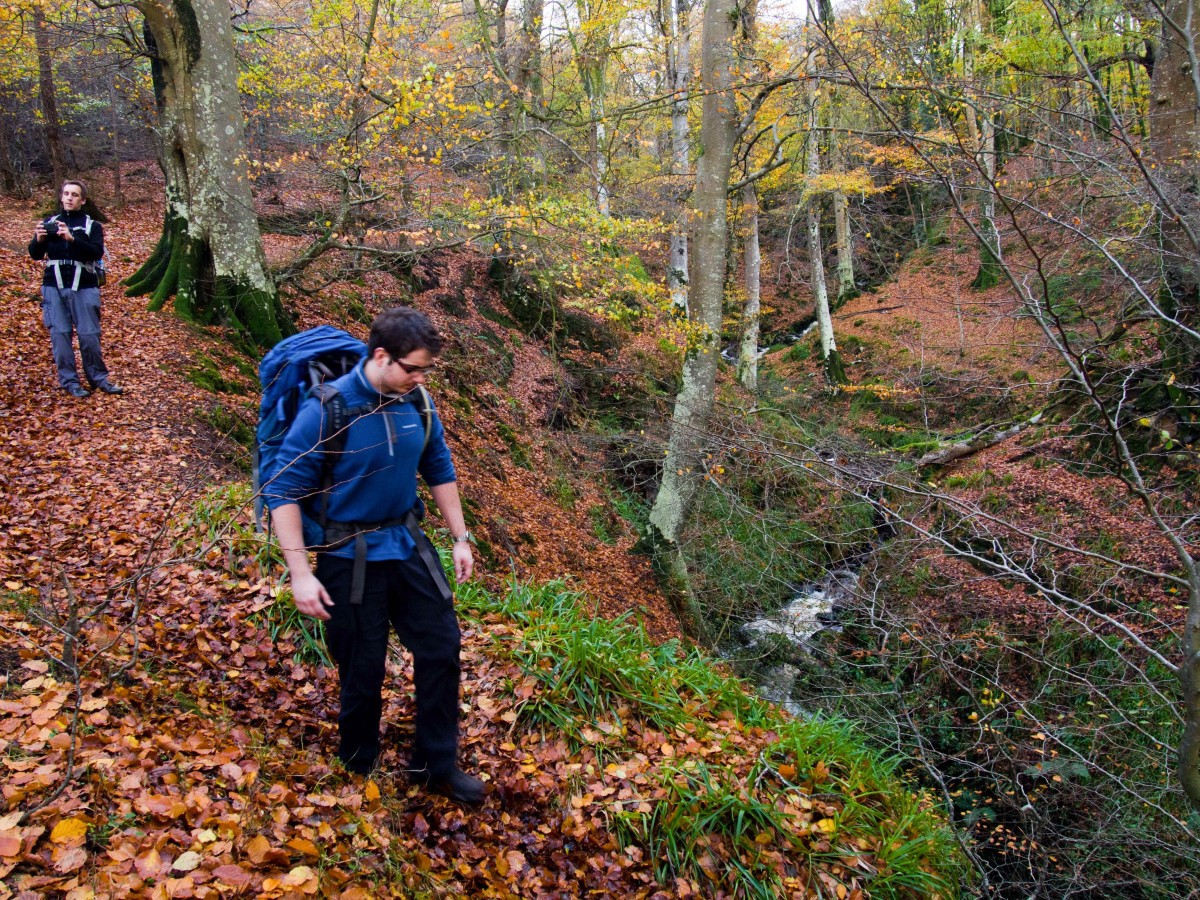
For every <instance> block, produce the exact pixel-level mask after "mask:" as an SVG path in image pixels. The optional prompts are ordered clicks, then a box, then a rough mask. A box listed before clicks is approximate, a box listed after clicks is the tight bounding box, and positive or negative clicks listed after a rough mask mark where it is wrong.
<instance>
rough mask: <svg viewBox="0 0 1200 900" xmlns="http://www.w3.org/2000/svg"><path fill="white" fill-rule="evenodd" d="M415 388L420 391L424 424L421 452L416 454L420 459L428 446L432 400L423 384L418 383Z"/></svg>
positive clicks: (431, 423)
mask: <svg viewBox="0 0 1200 900" xmlns="http://www.w3.org/2000/svg"><path fill="white" fill-rule="evenodd" d="M417 390H418V391H420V392H421V407H420V413H421V424H422V425H424V426H425V439H424V440H423V441H422V442H421V452H420V453H419V454H418V455H417V459H418V460H420V459H421V457H422V456H424V455H425V448H426V447H428V446H429V433H430V432H431V431H433V401H432V399H430V397H429V391H427V390H425V385H423V384H418V385H417Z"/></svg>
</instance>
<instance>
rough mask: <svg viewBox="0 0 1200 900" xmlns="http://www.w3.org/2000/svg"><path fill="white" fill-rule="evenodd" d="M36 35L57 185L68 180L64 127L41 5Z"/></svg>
mask: <svg viewBox="0 0 1200 900" xmlns="http://www.w3.org/2000/svg"><path fill="white" fill-rule="evenodd" d="M33 39H34V44H35V45H36V46H37V59H38V88H39V90H40V93H41V99H42V133H43V134H45V135H46V149H47V150H48V151H49V153H50V165H51V167H52V168H53V169H54V187H55V189H56V190H57V188H58V187H59V186H60V185H61V184H62V183H63V182H64V181H66V180H67V178H68V176H69V173H68V171H67V157H66V154H65V153H64V152H63V145H62V128H61V126H60V125H59V122H58V100H57V96H56V91H55V88H54V61H53V60H52V59H51V56H50V49H51V48H50V33H49V32H48V31H46V14H45V13H44V12H43V11H42V8H41V7H40V6H35V7H34V9H33Z"/></svg>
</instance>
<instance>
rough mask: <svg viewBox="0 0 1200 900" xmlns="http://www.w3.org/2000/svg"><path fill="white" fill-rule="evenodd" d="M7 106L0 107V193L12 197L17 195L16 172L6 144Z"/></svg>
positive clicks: (10, 149)
mask: <svg viewBox="0 0 1200 900" xmlns="http://www.w3.org/2000/svg"><path fill="white" fill-rule="evenodd" d="M8 124H9V115H8V109H7V104H4V106H0V191H3V192H4V193H5V194H6V195H8V196H10V197H12V196H15V195H16V193H17V170H16V169H15V168H13V162H12V148H11V147H10V146H9V143H8Z"/></svg>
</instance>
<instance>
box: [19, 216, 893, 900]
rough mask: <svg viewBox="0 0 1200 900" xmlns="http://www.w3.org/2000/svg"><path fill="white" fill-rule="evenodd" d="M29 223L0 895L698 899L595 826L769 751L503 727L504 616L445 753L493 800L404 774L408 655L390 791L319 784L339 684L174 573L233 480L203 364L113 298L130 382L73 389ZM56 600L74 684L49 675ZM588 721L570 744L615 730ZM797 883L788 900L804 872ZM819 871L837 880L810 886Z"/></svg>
mask: <svg viewBox="0 0 1200 900" xmlns="http://www.w3.org/2000/svg"><path fill="white" fill-rule="evenodd" d="M152 209H153V207H152V205H147V206H145V207H144V208H139V209H138V210H137V211H131V212H128V213H126V214H125V215H124V216H122V219H121V221H120V223H119V227H114V228H113V229H112V237H111V238H110V244H111V248H110V249H111V251H112V255H113V259H114V261H115V265H114V278H120V277H123V276H124V275H127V274H129V272H130V271H132V269H133V268H134V266H135V265H136V260H138V259H141V258H144V256H145V254H146V253H147V252H148V251H149V249H150V248H151V246H152V245H153V242H154V240H155V239H156V237H157V235H156V228H155V227H154V226H153V225H152V224H151V223H153V222H155V221H156V215H155V214H154V213H153V211H152ZM35 218H36V214H35V212H34V210H32V209H31V208H30V207H27V206H18V205H14V204H12V203H7V204H5V205H3V206H0V245H2V246H0V281H2V284H0V312H2V318H0V321H2V322H3V325H0V347H2V349H3V353H4V356H5V358H6V359H7V360H9V361H10V362H9V365H7V366H5V367H4V368H3V370H2V371H0V384H2V385H3V391H2V392H0V418H3V419H4V420H5V427H4V428H3V436H2V437H0V462H2V463H3V466H2V467H0V477H2V478H3V479H4V493H3V497H2V498H0V583H2V586H3V594H2V595H0V596H2V598H3V603H2V604H0V770H2V775H0V783H2V784H3V787H2V789H0V797H2V800H0V898H8V897H12V896H17V897H33V896H65V897H71V898H85V897H92V896H115V897H124V896H138V897H140V896H154V897H201V896H224V895H246V896H262V897H283V896H311V895H316V894H320V895H326V896H343V897H347V898H351V897H365V896H381V895H400V894H403V895H416V896H421V895H425V896H444V895H451V894H457V895H467V896H494V897H512V896H521V897H533V896H542V897H555V896H558V897H572V896H582V895H603V896H621V897H626V896H628V897H639V896H641V897H648V896H659V897H669V896H690V895H695V894H696V893H697V892H698V891H699V885H698V884H697V883H696V882H695V881H689V880H688V878H686V877H679V878H675V879H674V880H672V879H671V878H668V880H667V882H666V884H665V885H659V884H658V882H657V881H656V879H655V876H654V869H655V865H656V864H657V863H658V862H660V861H659V860H656V859H654V858H653V854H650V853H645V852H643V851H641V850H639V849H638V848H637V847H631V848H626V847H625V846H624V842H622V841H619V840H617V839H616V837H615V836H614V834H613V832H611V831H610V830H609V824H610V821H611V819H610V817H609V813H610V812H611V811H612V809H614V808H616V807H615V806H614V804H616V806H621V805H631V808H633V809H638V808H640V807H641V806H642V805H645V808H646V809H649V808H650V806H649V804H650V803H652V802H654V801H655V791H656V790H657V791H661V788H657V787H656V785H658V783H659V782H658V780H657V779H656V778H655V777H651V776H652V774H653V773H654V772H655V771H656V769H657V768H658V767H659V766H662V765H665V764H667V763H670V762H671V761H673V760H676V758H677V757H678V755H679V754H680V753H683V754H684V755H689V754H693V753H694V754H697V755H699V756H702V757H704V758H706V759H707V760H708V761H710V762H713V763H721V764H726V765H728V766H730V767H731V768H730V771H731V772H733V773H734V774H735V775H736V776H738V777H741V776H742V775H747V774H749V772H750V770H751V766H752V765H753V764H754V763H755V761H756V760H758V759H759V758H760V756H761V755H762V754H763V752H764V750H765V748H766V747H767V746H768V745H769V744H770V742H771V740H772V737H773V736H772V735H771V734H770V733H769V732H765V731H763V730H762V729H744V728H743V727H742V726H740V725H739V724H738V723H736V722H734V721H732V720H727V719H718V718H717V717H716V715H713V721H711V722H710V723H709V724H708V725H707V726H705V730H704V733H705V734H707V735H708V736H709V737H708V738H707V743H704V742H703V740H698V737H697V735H696V734H694V733H691V732H689V731H687V730H686V729H685V730H681V731H678V733H676V734H667V733H662V732H660V731H656V730H655V729H652V728H644V727H640V728H635V729H631V730H630V733H629V734H628V736H627V737H626V738H625V740H624V741H623V742H622V744H621V747H622V750H621V751H620V752H621V757H622V758H621V759H618V760H617V761H616V762H608V763H607V764H605V761H606V759H609V760H611V759H613V751H612V750H609V751H608V753H609V756H608V757H607V758H604V757H602V756H601V755H600V751H598V750H592V749H588V748H586V747H585V748H584V749H583V750H582V751H580V750H579V749H576V748H572V747H570V746H568V743H567V740H566V739H565V738H564V736H563V735H562V734H561V733H554V732H551V733H549V734H546V733H542V732H538V731H534V730H528V729H524V728H520V727H517V722H518V719H519V711H520V709H521V708H522V707H523V705H525V704H527V703H528V702H529V701H530V700H531V698H534V697H535V696H536V693H537V692H538V691H539V690H540V688H539V687H538V685H537V683H536V680H535V679H532V678H530V676H529V674H528V672H527V671H526V670H523V669H522V668H521V667H520V665H519V664H518V663H517V662H516V661H514V659H513V658H512V657H511V656H510V655H506V654H504V653H497V652H496V650H495V647H496V635H497V634H500V635H503V634H504V633H505V627H506V626H503V625H502V624H500V623H498V622H496V621H495V620H494V619H491V620H486V619H485V621H490V624H489V625H468V627H467V628H466V630H465V634H464V651H463V658H464V666H463V668H464V682H463V690H462V697H463V710H464V717H463V737H462V744H463V749H462V755H463V759H464V760H465V761H466V763H467V764H468V765H469V766H470V767H471V768H473V769H475V770H477V771H479V772H480V773H482V774H483V775H484V776H485V777H486V778H487V779H488V780H489V782H490V785H491V787H490V794H489V798H488V801H487V803H486V804H485V805H484V807H483V808H482V809H480V810H478V811H472V812H471V813H469V814H467V813H464V812H462V811H460V810H458V809H456V808H455V807H453V806H451V805H449V804H448V803H447V802H445V801H443V800H440V799H437V798H431V797H429V796H427V795H425V794H424V793H421V792H418V791H415V790H412V789H410V788H409V787H408V786H407V784H406V783H405V782H404V781H403V780H402V779H401V778H400V777H399V776H398V775H396V774H395V773H396V771H397V770H398V769H399V768H400V766H401V764H402V763H401V757H400V756H399V754H398V753H397V751H396V750H395V749H394V748H395V747H396V746H397V745H403V744H404V743H405V742H406V736H407V733H408V732H410V731H411V727H412V721H413V711H414V710H413V702H412V696H411V693H410V691H409V688H408V686H409V685H410V684H411V678H410V675H411V673H410V672H408V671H407V669H408V668H409V664H408V662H407V661H406V660H404V659H401V658H395V659H393V660H392V662H391V666H392V669H393V671H392V672H390V673H389V682H388V684H389V690H388V693H387V694H386V695H385V705H386V708H385V721H386V722H387V723H388V725H387V729H388V734H387V735H385V744H386V745H387V746H388V747H389V748H390V749H389V751H388V752H387V754H386V755H385V756H384V758H383V763H384V765H383V768H382V770H381V773H380V774H379V775H378V776H377V777H376V778H375V780H373V781H363V780H361V779H351V778H348V777H346V776H344V775H343V774H341V773H340V772H337V771H334V770H332V769H331V767H330V765H329V764H328V763H327V762H326V755H327V754H328V753H329V751H330V750H331V749H332V747H333V746H334V740H335V730H336V729H335V724H334V718H333V711H334V710H335V709H336V679H335V677H334V676H333V673H331V672H330V671H328V670H326V669H325V668H323V667H320V666H312V665H307V664H297V663H294V662H292V656H293V653H294V651H295V646H294V645H293V644H291V643H290V642H288V641H286V640H285V641H282V642H281V643H279V644H278V645H277V644H273V643H272V640H271V636H270V634H269V632H268V630H267V629H266V628H265V627H263V626H262V625H261V624H259V620H258V619H257V618H256V615H255V614H256V613H259V612H261V611H262V610H263V609H264V608H266V607H267V606H269V605H270V604H271V602H272V596H271V593H272V587H273V581H272V580H271V579H270V578H258V579H255V578H254V577H253V576H252V574H251V577H246V578H241V577H238V576H237V575H230V574H229V570H228V568H227V567H225V566H208V565H205V563H204V561H203V560H202V559H197V558H194V557H192V558H188V557H186V556H185V555H184V552H183V550H181V547H182V548H184V550H186V548H187V547H188V546H189V545H188V544H187V543H186V541H185V542H184V544H182V545H180V544H178V543H177V541H176V539H177V538H178V537H179V535H178V534H176V533H173V531H172V529H173V528H174V527H176V526H175V525H173V523H178V522H179V521H180V520H181V519H182V518H183V516H184V515H185V514H186V513H187V511H188V510H190V509H192V507H193V506H194V504H195V502H196V501H197V500H198V499H199V498H200V497H201V496H202V495H203V494H204V492H205V491H206V489H208V488H209V487H210V486H211V484H212V483H213V481H214V480H219V479H220V478H221V477H222V476H223V475H224V476H225V477H228V472H223V471H222V469H221V467H220V465H219V464H218V463H215V462H214V461H213V455H212V453H211V450H212V446H211V436H210V435H208V434H206V431H205V428H204V427H203V426H202V425H200V424H198V423H197V419H196V415H195V411H196V410H197V408H201V409H202V408H203V407H204V405H205V404H206V403H211V395H210V394H208V393H206V392H204V391H202V390H200V389H199V388H197V387H195V386H194V385H192V384H191V383H189V382H188V380H187V379H186V378H185V377H184V373H185V371H186V369H187V367H188V366H189V365H190V363H191V360H192V355H193V354H194V353H195V352H196V351H197V350H202V349H209V350H214V351H215V350H216V348H215V347H211V346H209V344H210V342H209V341H208V339H207V338H205V337H204V336H202V335H200V334H198V333H197V332H195V331H194V330H192V329H190V328H189V327H187V326H185V325H183V324H182V323H180V322H178V321H177V320H175V319H174V318H172V317H171V316H168V315H151V314H149V313H147V312H145V310H144V302H143V301H142V300H138V299H132V300H129V299H125V298H124V297H122V296H120V293H119V291H116V290H109V291H108V292H107V296H106V300H105V304H106V305H105V350H106V356H107V359H108V362H109V364H110V367H111V368H112V369H113V371H114V377H115V378H116V379H118V380H119V381H120V382H121V383H123V384H125V385H126V386H127V388H128V391H129V392H128V393H127V394H126V395H125V396H122V397H106V396H94V397H91V398H89V399H87V400H84V401H76V400H73V399H71V398H68V397H67V396H66V395H65V394H63V393H62V392H61V391H59V390H58V389H57V387H56V386H55V385H54V384H53V381H52V377H53V374H52V371H51V366H50V364H49V352H48V348H47V340H46V335H45V333H44V331H43V329H42V326H41V323H40V321H39V314H38V308H37V305H36V303H35V302H33V299H34V298H35V297H36V294H35V290H34V288H33V285H34V284H36V281H37V275H38V273H37V269H36V267H34V266H32V265H31V264H30V263H29V261H28V260H27V259H26V258H25V249H24V247H25V243H26V241H27V239H28V234H29V229H30V227H31V225H32V223H33V221H34V220H35ZM72 597H73V598H75V599H76V600H77V601H78V608H77V615H78V617H79V623H80V624H79V627H78V629H77V637H76V641H75V651H76V652H75V655H76V658H77V659H78V660H79V663H78V668H79V672H80V675H79V678H78V679H77V684H76V679H75V678H73V677H72V673H71V671H70V670H69V669H67V668H64V667H63V666H62V665H61V664H59V663H58V662H56V661H55V660H56V659H62V658H63V657H64V656H65V654H64V650H63V639H62V627H63V625H64V623H65V621H66V619H65V613H66V610H67V609H68V607H69V599H70V598H72ZM510 634H511V635H512V637H513V639H515V640H517V641H518V642H519V641H520V640H521V632H520V629H512V630H511V632H510ZM135 654H136V657H135ZM596 724H597V727H598V728H599V729H600V730H598V731H595V732H593V731H591V730H590V729H589V730H586V731H585V732H584V733H583V736H584V739H585V740H586V741H591V740H595V741H601V742H602V741H603V740H604V738H602V735H604V734H608V733H611V731H612V728H613V725H612V724H611V723H599V722H598V723H596ZM700 738H703V735H700ZM677 748H678V749H677ZM617 762H623V763H624V764H622V765H618V764H616V763H617ZM818 766H823V764H821V763H818ZM738 773H740V775H738ZM613 798H616V799H615V800H614V799H613ZM31 810H32V812H30V811H31ZM837 811H838V801H836V800H834V799H830V800H827V801H823V802H822V803H821V804H819V805H818V807H817V808H815V810H814V809H813V808H812V804H811V803H810V804H809V809H808V810H807V811H804V812H801V811H799V810H797V813H798V814H797V816H796V817H795V819H794V826H795V828H796V829H797V830H798V831H799V832H800V833H802V834H810V837H811V842H812V844H811V846H812V848H813V852H818V853H829V852H830V842H829V838H828V836H827V834H826V833H825V829H828V827H829V825H828V823H831V822H832V821H833V820H832V819H831V818H829V816H833V815H835V814H836V813H837ZM820 815H825V816H826V818H825V819H822V820H821V821H822V822H823V823H826V824H825V825H824V826H822V827H821V828H818V827H816V826H817V823H816V822H815V819H816V818H817V817H818V816H820ZM763 837H766V843H767V844H769V843H770V840H771V838H770V836H769V835H765V834H762V835H759V838H760V839H761V838H763ZM762 843H763V841H762V840H760V841H759V844H760V845H761V844H762ZM859 846H860V847H861V848H862V849H863V850H869V848H870V846H871V845H870V842H869V841H868V842H866V843H863V844H860V845H859ZM769 850H771V848H770V847H766V848H764V850H763V852H764V853H765V852H767V851H769ZM772 852H773V851H772ZM776 856H778V857H779V860H780V864H779V868H780V870H781V871H783V870H786V868H787V867H786V866H785V865H784V863H783V857H782V855H781V854H776ZM703 859H707V860H708V862H707V863H703V862H702V863H701V865H705V864H707V865H712V856H711V855H709V854H705V855H704V856H703ZM864 860H865V854H864V859H859V858H858V857H855V858H854V860H853V861H852V862H851V863H850V864H849V865H855V866H857V865H863V866H866V865H868V864H867V863H866V862H865V861H864ZM845 865H847V863H846V861H845V860H842V861H841V862H838V860H837V858H836V855H834V856H833V857H831V860H830V866H831V870H830V871H833V872H836V873H838V876H837V880H838V881H840V882H842V883H843V884H844V885H849V889H848V890H849V892H850V893H849V895H850V896H862V893H861V890H860V889H859V887H858V885H859V883H860V881H859V878H858V876H857V875H856V874H855V872H854V870H842V869H839V866H843V867H844V866H845ZM792 873H793V874H792V876H791V877H790V878H789V879H788V883H789V884H790V885H791V886H792V888H793V890H794V891H795V892H796V895H798V896H804V895H805V894H806V889H805V887H804V885H805V884H807V883H809V880H810V879H809V877H808V874H809V873H806V872H800V873H797V872H796V871H795V869H794V868H793V869H792ZM816 875H817V876H819V878H818V881H819V882H820V883H822V884H826V883H828V884H827V887H828V886H830V885H832V883H833V881H832V880H831V879H833V876H831V875H830V874H829V872H827V871H825V870H824V869H823V868H822V869H821V870H820V871H818V872H817V873H816ZM797 876H802V877H797ZM813 883H816V882H813ZM830 889H832V888H830ZM846 890H847V888H845V887H843V888H842V891H846Z"/></svg>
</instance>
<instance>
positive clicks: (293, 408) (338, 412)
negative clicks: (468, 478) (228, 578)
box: [254, 325, 433, 526]
mask: <svg viewBox="0 0 1200 900" xmlns="http://www.w3.org/2000/svg"><path fill="white" fill-rule="evenodd" d="M366 355H367V345H366V344H364V343H363V342H362V341H360V340H359V339H358V338H356V337H354V336H353V335H351V334H347V333H346V332H344V331H342V330H341V329H339V328H334V327H333V326H332V325H318V326H317V327H316V328H310V329H309V330H308V331H302V332H300V333H299V334H294V335H292V336H291V337H289V338H284V339H283V340H282V341H280V342H279V343H278V344H276V345H275V346H274V347H272V348H271V349H270V350H269V351H267V355H266V356H264V357H263V360H262V363H261V364H260V365H259V367H258V377H259V380H260V381H261V382H262V402H261V403H260V404H259V409H258V429H257V431H256V432H255V441H254V443H255V447H254V520H255V523H256V525H261V523H262V521H263V498H262V488H263V485H267V484H270V483H271V481H272V479H274V478H275V476H276V475H278V474H279V467H280V462H279V450H280V447H281V446H282V445H283V439H284V437H285V436H286V435H287V433H288V429H289V428H291V426H292V422H293V420H294V419H295V418H296V413H297V412H298V411H299V410H300V406H301V405H302V404H303V403H304V401H305V400H307V399H308V398H309V397H319V398H320V400H321V406H322V409H323V411H324V416H323V419H324V421H323V424H322V438H321V449H322V450H324V451H325V454H324V459H325V462H324V465H323V467H322V478H321V509H320V512H319V513H318V516H317V518H318V522H319V524H320V525H322V526H324V524H325V523H324V521H323V519H324V518H325V508H326V506H327V505H328V494H329V488H330V487H331V486H332V484H333V460H334V459H335V458H336V457H337V454H338V452H340V451H341V449H342V447H343V445H344V444H345V439H346V438H345V435H346V426H347V424H348V423H349V422H350V420H351V419H352V418H354V417H356V416H358V415H362V414H363V413H365V412H369V410H367V409H348V408H347V407H346V402H345V400H344V399H343V398H342V396H341V394H340V393H339V392H338V390H337V389H336V388H335V387H333V386H332V385H331V384H329V383H328V382H330V381H332V380H333V379H335V378H340V377H341V376H343V375H345V374H347V373H349V372H351V371H353V370H354V367H355V366H357V365H358V364H359V363H360V362H361V361H362V360H363V358H364V357H365V356H366ZM420 391H421V406H420V412H421V421H422V422H423V423H424V426H425V444H423V445H422V448H421V452H422V453H424V451H425V446H427V445H428V444H429V432H430V426H431V425H432V417H433V412H432V404H431V403H430V400H429V394H428V393H427V392H426V391H425V388H424V387H421V388H420Z"/></svg>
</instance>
